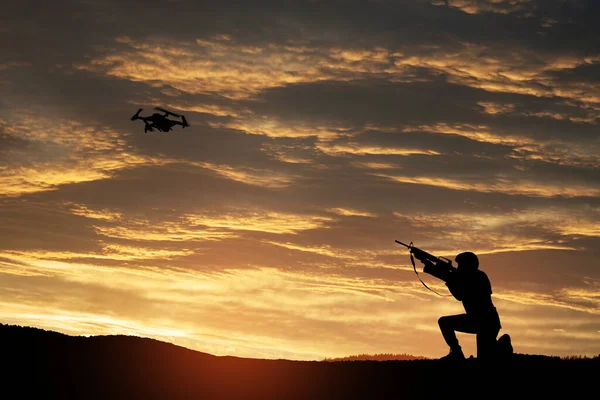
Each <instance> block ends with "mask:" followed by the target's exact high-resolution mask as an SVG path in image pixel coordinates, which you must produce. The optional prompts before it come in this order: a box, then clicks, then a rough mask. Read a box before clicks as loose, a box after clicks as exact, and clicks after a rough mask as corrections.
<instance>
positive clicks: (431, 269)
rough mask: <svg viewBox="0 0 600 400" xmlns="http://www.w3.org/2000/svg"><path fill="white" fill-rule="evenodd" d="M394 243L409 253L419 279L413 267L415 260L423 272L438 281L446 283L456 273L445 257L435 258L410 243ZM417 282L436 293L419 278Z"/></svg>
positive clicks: (450, 262)
mask: <svg viewBox="0 0 600 400" xmlns="http://www.w3.org/2000/svg"><path fill="white" fill-rule="evenodd" d="M396 243H398V244H401V245H402V246H404V247H406V248H408V250H409V252H410V262H411V263H412V265H413V268H414V270H415V273H416V274H417V277H419V273H418V272H417V267H416V266H415V260H414V259H415V258H416V259H417V260H419V261H421V262H422V263H423V264H424V267H423V272H425V273H426V274H429V275H432V276H434V277H436V278H438V279H441V280H442V281H444V282H448V280H449V279H450V276H451V275H452V274H453V273H454V272H455V271H456V268H454V266H453V265H452V261H450V260H448V259H447V258H445V257H436V256H434V255H433V254H430V253H427V252H426V251H423V250H421V249H419V248H417V247H415V246H414V245H413V243H412V242H410V244H405V243H402V242H400V241H398V240H396ZM413 257H414V258H413ZM419 280H420V281H421V283H422V284H423V286H425V287H426V288H427V289H429V290H431V291H432V292H434V293H437V292H436V291H434V290H432V289H430V288H429V287H428V286H427V285H426V284H425V282H423V281H422V280H421V277H419ZM437 294H439V293H437Z"/></svg>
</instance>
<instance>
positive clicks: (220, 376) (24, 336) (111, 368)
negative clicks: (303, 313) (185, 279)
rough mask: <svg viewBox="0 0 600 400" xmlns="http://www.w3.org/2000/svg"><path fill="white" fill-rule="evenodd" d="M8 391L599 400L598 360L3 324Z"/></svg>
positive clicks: (14, 394)
mask: <svg viewBox="0 0 600 400" xmlns="http://www.w3.org/2000/svg"><path fill="white" fill-rule="evenodd" d="M0 343H1V344H0V351H1V353H0V354H1V355H2V364H3V371H5V372H3V375H2V392H3V393H4V394H6V393H11V395H10V398H44V399H424V398H431V399H433V398H440V397H452V398H457V399H461V398H462V399H464V398H475V397H477V398H481V397H492V398H503V397H507V398H508V397H509V396H510V397H515V396H516V397H518V398H520V397H521V396H525V395H531V396H535V398H538V399H540V398H544V397H549V398H556V397H557V396H559V395H565V396H569V397H573V396H576V395H582V394H585V393H594V392H595V391H594V389H596V388H595V382H593V380H592V379H593V378H592V377H593V375H592V373H594V372H596V373H597V372H598V371H600V368H599V367H600V356H598V357H594V358H585V357H571V358H559V357H549V356H539V355H528V354H514V355H513V356H512V357H511V358H510V359H507V360H505V361H503V362H502V363H499V364H494V365H484V364H480V363H479V362H478V361H477V359H469V360H465V361H464V362H462V363H460V364H452V363H448V362H444V361H441V360H428V359H423V360H421V359H419V360H400V361H395V360H394V361H291V360H263V359H250V358H238V357H232V356H214V355H211V354H206V353H201V352H198V351H194V350H190V349H187V348H184V347H181V346H177V345H174V344H171V343H167V342H161V341H158V340H154V339H149V338H141V337H136V336H124V335H113V336H91V337H84V336H69V335H64V334H61V333H57V332H53V331H45V330H43V329H38V328H31V327H22V326H15V325H4V324H0Z"/></svg>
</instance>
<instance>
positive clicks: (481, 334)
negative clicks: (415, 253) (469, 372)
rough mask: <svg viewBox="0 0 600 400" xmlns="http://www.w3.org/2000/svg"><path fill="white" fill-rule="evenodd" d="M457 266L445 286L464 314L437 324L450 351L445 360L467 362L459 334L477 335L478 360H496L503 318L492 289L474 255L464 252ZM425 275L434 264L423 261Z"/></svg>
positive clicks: (441, 319) (442, 319) (449, 317)
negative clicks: (495, 304)
mask: <svg viewBox="0 0 600 400" xmlns="http://www.w3.org/2000/svg"><path fill="white" fill-rule="evenodd" d="M455 261H456V262H457V264H458V266H457V268H456V270H455V271H454V272H453V273H451V274H449V276H448V278H447V279H446V286H447V287H448V289H449V290H450V293H451V294H452V296H454V298H455V299H457V300H459V301H461V302H462V304H463V307H464V309H465V313H463V314H458V315H447V316H443V317H440V319H439V320H438V324H439V326H440V330H441V332H442V336H443V337H444V340H445V341H446V343H447V344H448V346H449V347H450V352H449V353H448V355H446V356H444V357H442V358H441V359H445V360H461V359H464V358H465V356H464V353H463V351H462V348H461V346H460V344H459V342H458V338H457V337H456V332H464V333H470V334H475V335H476V343H477V358H478V359H480V360H485V361H487V360H490V359H492V358H494V357H495V356H496V351H497V341H496V337H497V336H498V333H499V332H500V329H501V328H502V326H501V324H500V316H499V315H498V311H497V310H496V307H495V306H494V304H493V302H492V285H491V283H490V280H489V278H488V276H487V274H486V273H485V272H483V271H481V270H480V269H479V259H478V258H477V256H476V255H475V254H474V253H471V252H464V253H460V254H458V255H457V256H456V258H455ZM423 264H425V267H424V271H425V272H427V270H428V269H429V270H431V269H432V267H433V266H434V264H433V263H432V262H431V261H429V260H425V261H423Z"/></svg>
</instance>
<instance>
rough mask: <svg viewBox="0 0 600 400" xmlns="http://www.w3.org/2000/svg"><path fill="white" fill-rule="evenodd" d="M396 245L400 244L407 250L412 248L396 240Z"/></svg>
mask: <svg viewBox="0 0 600 400" xmlns="http://www.w3.org/2000/svg"><path fill="white" fill-rule="evenodd" d="M396 243H400V244H401V245H402V246H404V247H407V248H409V249H410V246H409V245H407V244H404V243H402V242H401V241H399V240H396Z"/></svg>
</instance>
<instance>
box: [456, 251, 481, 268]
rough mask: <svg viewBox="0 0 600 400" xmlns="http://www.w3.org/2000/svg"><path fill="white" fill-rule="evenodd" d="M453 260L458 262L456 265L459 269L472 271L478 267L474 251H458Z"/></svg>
mask: <svg viewBox="0 0 600 400" xmlns="http://www.w3.org/2000/svg"><path fill="white" fill-rule="evenodd" d="M454 261H456V262H457V263H458V267H459V268H461V269H465V270H472V271H474V270H476V269H477V268H479V259H478V258H477V256H476V255H475V253H471V252H470V251H466V252H464V253H460V254H459V255H457V256H456V258H455V259H454Z"/></svg>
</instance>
